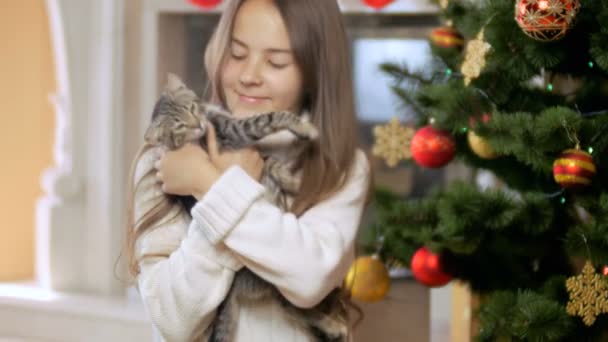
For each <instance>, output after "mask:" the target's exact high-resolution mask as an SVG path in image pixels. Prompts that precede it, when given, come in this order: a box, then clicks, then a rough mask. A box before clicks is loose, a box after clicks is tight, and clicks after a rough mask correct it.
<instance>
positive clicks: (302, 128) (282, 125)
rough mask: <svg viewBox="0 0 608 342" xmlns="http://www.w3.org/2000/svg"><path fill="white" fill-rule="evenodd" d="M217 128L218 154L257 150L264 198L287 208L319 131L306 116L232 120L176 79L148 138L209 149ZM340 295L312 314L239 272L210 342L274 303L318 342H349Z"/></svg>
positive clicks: (228, 336) (225, 337)
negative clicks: (252, 310)
mask: <svg viewBox="0 0 608 342" xmlns="http://www.w3.org/2000/svg"><path fill="white" fill-rule="evenodd" d="M208 122H209V123H211V124H213V126H214V128H215V130H216V137H217V141H218V146H219V148H220V149H225V148H228V149H238V148H242V147H247V146H255V147H257V148H258V150H259V151H260V154H261V155H262V156H263V157H264V159H265V162H264V170H263V173H262V180H261V182H262V184H264V185H265V187H266V189H267V193H266V196H267V198H268V199H269V200H270V201H272V202H273V203H277V204H278V205H279V206H280V207H281V208H282V209H284V210H286V209H287V196H293V195H295V194H297V191H298V189H299V187H300V177H299V176H298V175H297V174H296V171H297V167H298V165H297V164H296V163H297V161H298V160H299V159H300V158H299V157H300V156H301V154H302V153H303V152H304V151H305V150H306V149H307V148H308V147H310V144H311V143H312V141H313V140H315V139H317V137H318V132H317V130H316V128H315V127H314V126H313V125H312V124H311V123H310V122H309V118H308V116H307V115H302V116H301V115H297V114H294V113H291V112H269V113H263V114H259V115H255V116H252V117H247V118H242V119H238V118H234V117H232V116H231V115H230V113H228V112H225V111H223V110H222V109H221V108H219V107H216V106H213V105H209V104H205V103H202V102H201V101H200V99H199V98H198V96H197V95H196V94H195V93H194V92H193V91H192V90H190V89H189V88H187V87H186V86H185V85H184V83H183V82H182V81H181V80H180V79H179V78H178V77H177V76H175V75H173V74H169V77H168V83H167V86H166V87H165V89H164V91H163V94H162V95H161V97H160V99H159V100H158V101H157V103H156V106H155V108H154V112H153V114H152V123H151V124H150V126H149V127H148V130H147V131H146V134H145V139H146V141H147V142H148V143H149V144H151V145H155V146H165V147H167V148H169V149H171V150H173V149H177V148H179V147H181V146H183V145H184V144H185V143H188V142H199V143H200V144H201V145H203V146H205V145H206V140H205V139H204V136H205V132H206V127H207V123H208ZM339 296H340V294H339V291H338V290H336V291H334V292H332V293H331V294H330V295H329V296H328V297H327V298H326V299H325V300H324V301H323V302H322V303H320V304H319V305H318V306H317V307H315V308H312V309H301V308H297V307H295V306H294V305H293V304H291V303H290V302H288V301H287V300H286V299H284V297H283V296H282V295H281V294H280V293H279V291H278V290H277V289H276V287H274V286H273V285H271V284H270V283H268V282H266V281H265V280H263V279H261V278H260V277H258V276H257V275H255V274H254V273H253V272H251V271H250V270H249V269H247V268H243V269H242V270H240V271H239V272H237V273H236V275H235V277H234V281H233V284H232V287H231V288H230V291H229V292H228V294H227V296H226V298H225V299H224V301H223V302H222V304H221V305H220V306H219V308H218V310H217V314H216V317H215V319H214V321H213V322H212V324H211V325H210V326H209V329H211V337H210V338H209V341H212V342H230V341H232V340H233V336H234V332H235V326H236V322H237V318H238V309H239V307H240V305H241V304H243V303H253V302H268V301H276V302H278V303H280V305H281V307H282V308H283V309H284V313H285V314H286V317H287V318H288V319H289V320H290V321H291V322H293V323H294V324H296V325H297V326H300V327H301V329H302V330H303V331H307V332H308V333H309V335H310V337H311V338H312V339H314V340H317V341H336V342H339V341H345V340H346V335H347V328H346V318H345V316H346V314H345V310H344V308H343V306H341V302H340V298H339Z"/></svg>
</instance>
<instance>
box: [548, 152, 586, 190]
mask: <svg viewBox="0 0 608 342" xmlns="http://www.w3.org/2000/svg"><path fill="white" fill-rule="evenodd" d="M595 172H596V168H595V164H594V163H593V158H592V157H591V155H590V154H589V153H587V152H585V151H582V150H579V149H568V150H565V151H564V152H562V153H561V155H560V156H559V158H557V160H555V162H553V178H555V181H556V182H557V183H558V184H559V185H561V186H562V187H564V188H566V189H576V188H581V187H584V186H586V185H589V184H590V183H591V179H592V178H593V176H594V175H595Z"/></svg>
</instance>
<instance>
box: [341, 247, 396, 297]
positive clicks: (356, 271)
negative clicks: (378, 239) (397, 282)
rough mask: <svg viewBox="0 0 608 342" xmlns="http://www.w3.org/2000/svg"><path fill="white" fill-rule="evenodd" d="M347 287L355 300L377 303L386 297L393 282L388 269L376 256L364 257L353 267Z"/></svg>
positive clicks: (349, 273)
mask: <svg viewBox="0 0 608 342" xmlns="http://www.w3.org/2000/svg"><path fill="white" fill-rule="evenodd" d="M345 286H346V289H347V290H348V291H349V292H350V294H351V296H352V297H353V298H354V299H356V300H359V301H362V302H377V301H379V300H382V299H383V298H384V297H385V296H386V294H387V293H388V290H389V289H390V287H391V281H390V278H389V275H388V271H387V269H386V267H385V266H384V264H383V263H382V262H381V261H380V260H378V258H377V257H376V256H364V257H359V258H357V259H356V260H355V262H354V263H353V264H352V265H351V267H350V269H349V270H348V274H347V275H346V279H345Z"/></svg>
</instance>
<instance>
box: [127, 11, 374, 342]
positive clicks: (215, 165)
mask: <svg viewBox="0 0 608 342" xmlns="http://www.w3.org/2000/svg"><path fill="white" fill-rule="evenodd" d="M348 51H349V49H348V46H347V38H346V35H345V31H344V27H343V22H342V17H341V13H340V10H339V7H338V4H337V3H336V1H335V0H229V1H228V2H227V4H226V7H225V10H224V12H223V13H222V17H221V19H220V22H219V24H218V27H217V29H216V31H215V33H214V36H213V38H212V40H211V41H210V43H209V45H208V47H207V50H206V53H205V66H206V68H207V73H208V75H209V80H210V90H211V94H210V98H209V100H210V101H211V102H215V103H218V104H221V105H222V106H224V107H226V108H228V109H229V110H230V112H232V113H233V115H235V116H241V117H242V116H247V115H252V114H253V113H261V112H268V111H277V110H289V111H293V112H301V111H304V110H306V111H308V112H310V113H311V116H312V122H313V123H314V124H315V126H316V127H317V128H318V129H319V135H320V136H319V143H318V144H317V145H315V147H314V148H312V149H311V150H310V152H309V153H307V154H305V156H304V157H303V160H301V174H302V185H301V190H300V192H299V193H298V195H297V196H295V198H292V199H290V202H289V207H290V210H289V211H288V212H284V211H282V210H280V209H279V208H278V207H277V206H275V205H273V204H271V203H269V202H268V201H266V200H264V198H263V193H264V188H263V186H262V185H261V184H260V183H259V182H258V181H259V180H260V176H261V173H262V167H263V160H262V159H261V157H260V155H259V154H258V152H257V151H255V150H253V149H243V150H238V151H229V152H222V153H220V152H218V150H217V148H216V147H215V146H216V142H215V140H214V139H215V135H214V133H213V130H212V129H210V130H209V134H208V145H209V148H208V152H206V151H205V150H203V149H202V148H201V147H200V146H198V145H193V144H189V145H186V146H184V147H182V148H181V149H179V150H176V151H171V152H166V153H162V152H159V151H158V150H155V149H149V150H147V151H144V152H143V154H141V156H140V157H138V158H137V159H136V166H135V168H134V176H133V177H132V179H133V181H134V182H135V183H134V184H135V187H134V200H133V202H132V204H133V205H134V208H133V209H134V210H133V213H132V217H131V219H130V227H129V230H128V248H129V252H130V266H131V268H130V269H131V272H132V274H133V275H134V276H135V277H136V279H137V284H138V289H139V292H140V294H141V297H142V299H143V302H144V304H145V307H146V309H147V311H148V314H149V316H150V319H151V320H152V322H153V325H154V326H155V328H156V330H157V332H158V334H159V335H160V337H161V338H162V340H163V341H192V340H204V341H206V340H207V339H208V338H209V336H210V334H211V331H210V329H209V327H210V324H211V322H212V321H213V319H214V317H215V313H216V311H217V309H218V306H219V305H220V304H221V303H222V301H223V300H224V298H225V297H226V295H227V292H228V291H229V289H230V287H231V284H232V280H233V277H234V274H235V272H237V271H238V270H240V269H241V268H242V267H246V268H248V269H250V270H251V271H252V272H254V273H255V274H256V275H258V276H259V277H261V278H263V279H264V280H266V281H268V282H269V283H271V284H273V285H274V286H275V287H276V288H277V289H278V291H279V292H280V294H281V295H282V296H283V297H284V298H285V299H286V300H287V301H288V302H289V303H290V304H291V305H294V306H296V307H300V308H311V307H315V306H316V305H317V304H319V303H320V302H321V301H322V300H323V299H324V298H325V297H326V296H327V295H328V294H329V293H330V292H331V291H332V290H334V289H335V288H337V287H339V286H340V285H341V282H342V280H343V278H344V276H345V275H346V273H347V271H348V268H349V266H350V265H351V263H352V261H353V258H354V247H355V238H356V235H357V229H358V226H359V223H360V220H361V215H362V212H363V209H364V205H365V203H366V199H367V195H368V193H369V191H368V189H369V188H370V183H371V181H370V180H371V176H370V168H369V164H368V161H367V158H366V157H365V155H364V154H363V152H361V151H359V150H356V149H355V147H354V146H355V145H356V132H357V130H356V119H355V116H354V109H353V103H352V94H351V91H352V84H351V78H350V57H349V55H348ZM161 189H162V192H164V193H167V194H173V195H181V196H193V197H194V198H195V199H196V202H195V203H194V205H193V206H191V207H190V208H188V207H187V206H186V209H187V210H184V209H183V208H184V207H183V206H180V205H177V204H176V205H172V206H170V207H169V208H165V207H159V206H158V205H157V204H158V203H155V200H154V199H155V198H158V195H159V194H162V192H161ZM188 214H190V215H188ZM281 312H282V311H281V310H280V308H279V307H278V306H277V304H276V303H275V304H273V303H256V304H247V305H245V304H243V305H242V306H241V307H240V308H239V312H238V323H237V326H236V328H235V333H234V338H233V340H234V341H239V342H240V341H248V342H256V341H265V342H266V341H281V342H283V341H312V340H313V338H311V337H309V334H308V333H307V332H305V331H302V330H301V329H299V328H298V326H297V325H295V324H293V322H290V321H289V320H287V319H286V318H285V317H284V315H282V313H281Z"/></svg>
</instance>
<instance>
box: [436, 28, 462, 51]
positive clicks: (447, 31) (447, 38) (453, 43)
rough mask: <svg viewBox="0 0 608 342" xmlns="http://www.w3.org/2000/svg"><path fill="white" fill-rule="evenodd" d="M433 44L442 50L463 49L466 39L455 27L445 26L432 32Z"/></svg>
mask: <svg viewBox="0 0 608 342" xmlns="http://www.w3.org/2000/svg"><path fill="white" fill-rule="evenodd" d="M431 42H433V45H435V46H438V47H441V48H456V49H459V50H460V49H462V47H463V46H464V37H463V36H462V35H461V34H460V33H459V32H458V31H457V30H456V29H455V28H453V27H451V26H443V27H438V28H436V29H433V31H432V32H431Z"/></svg>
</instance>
